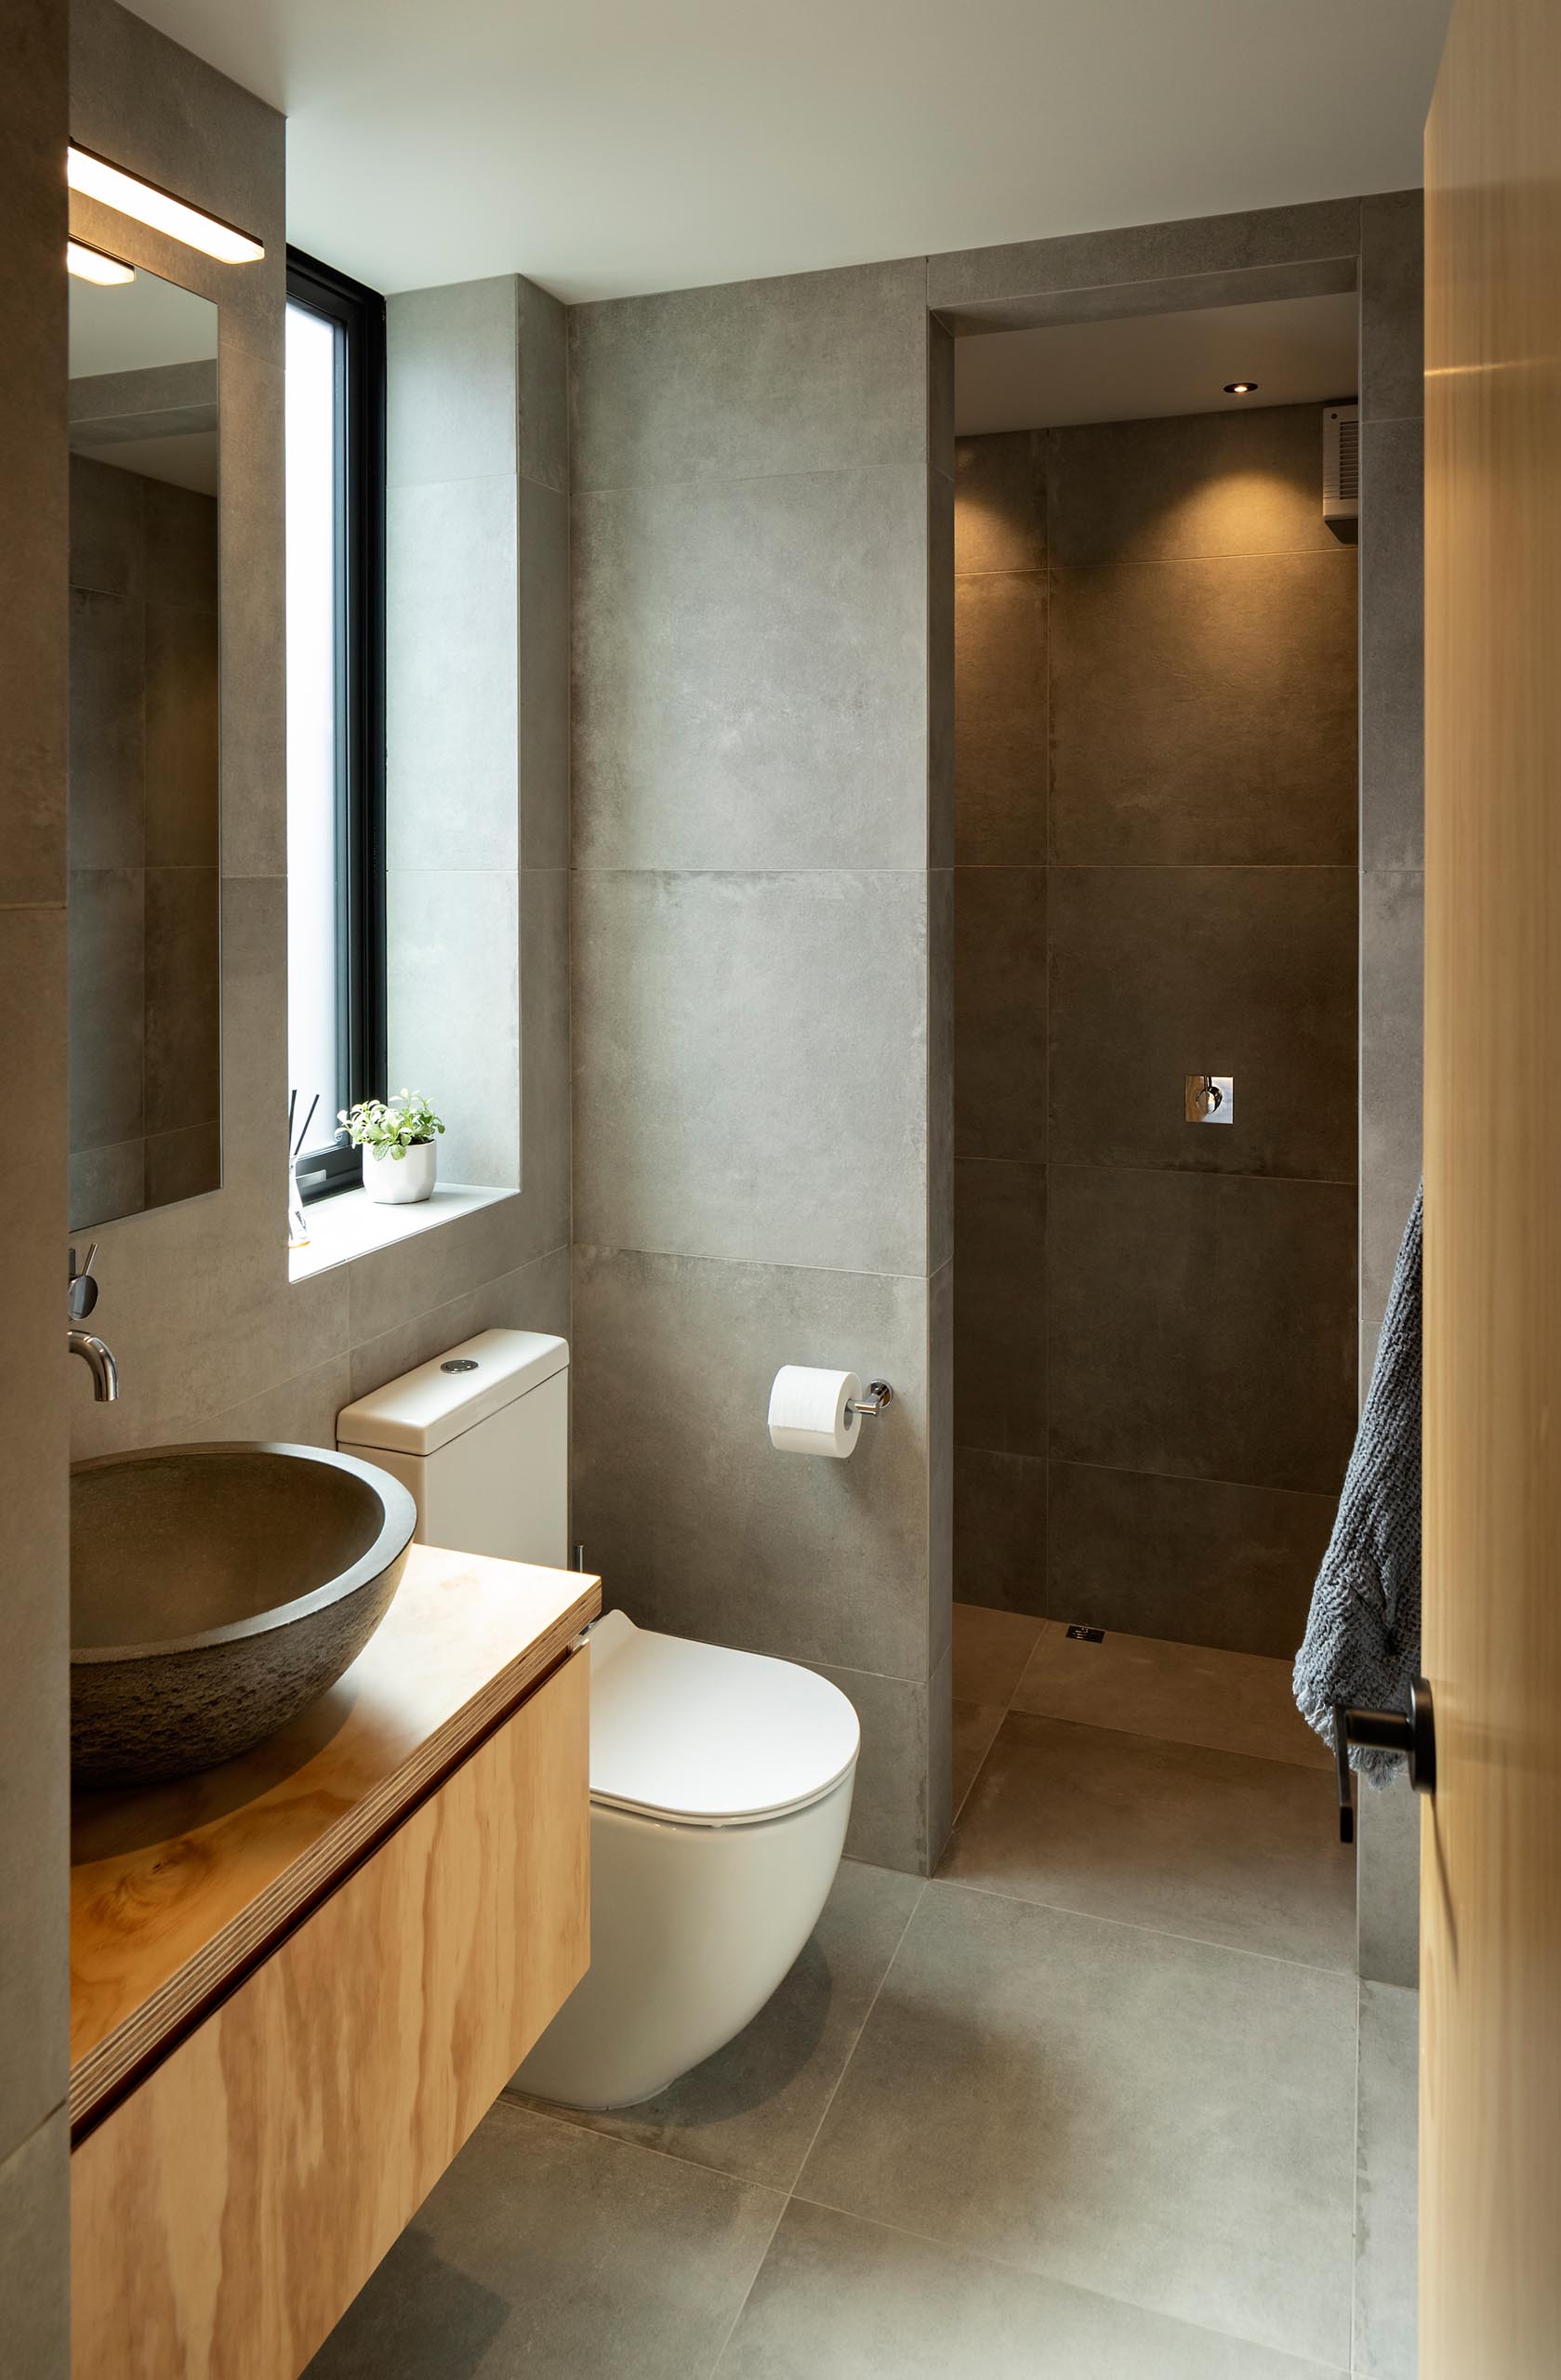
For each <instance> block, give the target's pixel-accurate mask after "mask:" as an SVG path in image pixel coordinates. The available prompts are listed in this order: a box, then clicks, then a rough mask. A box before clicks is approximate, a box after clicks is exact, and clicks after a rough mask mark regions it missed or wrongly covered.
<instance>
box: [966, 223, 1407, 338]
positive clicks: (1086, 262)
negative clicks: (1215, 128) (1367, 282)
mask: <svg viewBox="0 0 1561 2380" xmlns="http://www.w3.org/2000/svg"><path fill="white" fill-rule="evenodd" d="M1359 240H1360V201H1359V200H1358V199H1354V198H1341V199H1324V200H1319V201H1312V202H1309V203H1306V204H1304V205H1298V206H1265V207H1260V208H1256V209H1254V210H1252V211H1250V212H1248V213H1243V214H1232V215H1202V216H1192V217H1188V218H1184V219H1183V220H1181V221H1177V222H1169V223H1143V224H1133V225H1131V226H1129V227H1128V228H1126V229H1124V230H1121V231H1078V232H1072V233H1068V234H1065V235H1064V236H1063V237H1061V238H1057V239H1050V240H1016V241H1012V242H1010V243H1009V244H1007V245H1004V246H1000V247H986V248H957V249H953V250H951V251H949V252H948V253H947V254H946V255H943V256H934V257H930V258H928V260H927V303H928V304H929V305H930V306H931V307H932V308H933V311H935V312H937V313H946V314H950V315H953V316H955V317H958V316H959V314H961V313H962V312H963V311H965V310H966V309H967V308H974V307H978V306H980V305H982V304H986V303H990V302H992V301H994V300H998V299H1001V298H1026V297H1030V296H1037V297H1038V296H1043V295H1045V294H1047V293H1051V292H1062V291H1068V290H1105V289H1109V288H1111V286H1112V284H1122V283H1126V284H1134V283H1140V282H1155V281H1166V280H1171V279H1181V278H1183V277H1195V278H1196V277H1202V276H1205V275H1214V274H1224V273H1235V272H1250V271H1263V270H1264V269H1267V268H1273V267H1283V266H1287V265H1292V264H1305V263H1310V262H1313V261H1316V260H1325V259H1337V260H1339V261H1342V262H1347V263H1348V264H1349V266H1350V267H1351V270H1352V271H1353V269H1354V263H1355V258H1356V250H1357V247H1358V245H1359ZM1117 311H1120V306H1119V304H1118V307H1117Z"/></svg>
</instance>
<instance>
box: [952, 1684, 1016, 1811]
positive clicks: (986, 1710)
mask: <svg viewBox="0 0 1561 2380" xmlns="http://www.w3.org/2000/svg"><path fill="white" fill-rule="evenodd" d="M1003 1717H1004V1712H1003V1708H1002V1705H1001V1703H1000V1702H999V1703H987V1702H956V1703H955V1705H954V1761H953V1772H954V1815H955V1817H956V1818H958V1817H959V1811H960V1809H961V1807H962V1805H963V1804H964V1799H965V1796H966V1794H967V1793H968V1792H970V1790H971V1787H972V1785H973V1784H974V1783H975V1780H976V1778H977V1776H978V1775H979V1774H980V1770H981V1764H982V1762H983V1761H984V1760H985V1759H986V1755H987V1753H988V1752H990V1751H991V1749H992V1745H993V1742H994V1740H995V1739H996V1736H997V1732H998V1729H999V1727H1000V1726H1002V1723H1003Z"/></svg>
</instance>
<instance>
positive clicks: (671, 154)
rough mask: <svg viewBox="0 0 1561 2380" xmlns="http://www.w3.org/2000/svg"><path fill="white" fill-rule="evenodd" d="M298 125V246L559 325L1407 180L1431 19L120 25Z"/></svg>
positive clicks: (1295, 3)
mask: <svg viewBox="0 0 1561 2380" xmlns="http://www.w3.org/2000/svg"><path fill="white" fill-rule="evenodd" d="M134 5H135V6H136V7H137V9H138V11H139V14H140V15H141V16H143V17H145V18H146V19H147V20H148V21H149V22H151V23H152V24H154V25H157V26H159V27H160V28H161V29H162V30H163V31H164V32H165V33H170V34H172V35H173V37H174V38H175V39H176V40H177V41H180V42H182V43H184V44H185V46H187V47H189V48H191V49H193V50H195V51H197V52H198V53H199V54H200V55H201V56H202V57H204V58H206V59H210V60H211V62H212V63H213V64H214V65H217V66H218V67H220V68H221V69H222V70H223V71H224V72H225V73H228V74H231V75H232V76H233V77H234V78H235V79H236V80H237V81H238V82H240V83H243V84H245V86H247V87H248V88H249V89H251V90H253V91H257V92H258V93H259V94H260V95H261V97H262V98H264V99H270V100H271V101H272V102H273V103H274V104H275V105H277V106H278V107H282V108H284V109H285V110H286V112H287V113H288V115H289V117H290V119H291V127H290V135H289V148H288V159H289V176H290V207H289V218H290V233H291V236H292V238H293V239H294V240H295V241H297V242H298V244H299V245H301V246H303V247H305V248H307V249H310V250H311V251H313V252H314V253H315V254H317V255H319V256H322V257H324V258H328V259H330V260H331V261H332V262H333V263H336V264H337V265H338V266H340V267H341V268H342V269H343V270H344V271H350V272H352V273H355V274H357V275H358V276H359V277H360V278H362V279H364V280H365V281H367V282H369V283H370V284H372V285H374V286H375V287H377V288H381V289H384V290H387V291H389V290H396V289H407V288H416V287H418V286H421V285H425V284H433V283H438V282H444V281H455V280H462V279H466V278H468V277H474V276H477V275H481V274H484V273H496V272H507V271H523V272H527V273H530V274H531V275H532V276H533V277H534V278H535V279H536V280H538V281H540V282H541V283H542V284H544V285H545V286H546V287H547V288H549V289H551V290H554V291H555V292H556V293H557V294H558V295H559V296H560V297H562V298H570V299H575V298H602V297H616V296H621V295H624V294H626V293H628V292H631V291H635V290H648V289H668V288H682V287H689V286H693V285H695V284H700V283H707V282H720V281H728V280H738V279H743V278H746V277H748V276H757V275H762V274H769V273H779V272H790V271H803V270H808V269H811V268H814V267H819V266H825V265H839V264H850V263H857V262H863V261H866V260H869V259H875V258H888V257H895V256H911V255H919V254H921V253H923V252H935V251H937V250H940V249H946V248H959V247H976V246H983V245H987V244H988V243H994V242H999V241H1005V240H1019V239H1036V238H1041V237H1046V236H1049V235H1052V234H1055V233H1060V232H1067V231H1091V230H1105V229H1108V228H1110V227H1112V226H1114V225H1118V224H1127V223H1144V222H1154V221H1158V220H1159V219H1161V218H1171V217H1182V216H1192V215H1206V214H1222V213H1224V212H1226V211H1228V210H1231V209H1236V208H1241V207H1252V206H1276V205H1288V204H1290V203H1292V202H1294V201H1297V200H1303V199H1313V198H1331V197H1340V196H1343V195H1346V194H1351V193H1354V192H1365V191H1378V190H1394V189H1401V188H1406V187H1409V186H1410V185H1413V184H1418V182H1419V181H1420V179H1421V130H1422V123H1423V121H1424V116H1425V110H1426V105H1427V102H1428V99H1429V97H1430V92H1431V86H1432V83H1433V80H1434V78H1435V66H1436V60H1437V57H1438V54H1439V51H1440V48H1441V42H1442V35H1443V32H1444V28H1445V24H1446V19H1447V13H1448V0H784V5H782V0H134Z"/></svg>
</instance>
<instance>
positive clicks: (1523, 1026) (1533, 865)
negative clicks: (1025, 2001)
mask: <svg viewBox="0 0 1561 2380" xmlns="http://www.w3.org/2000/svg"><path fill="white" fill-rule="evenodd" d="M1426 274H1427V314H1426V375H1427V377H1426V441H1427V443H1426V673H1425V674H1426V1159H1425V1170H1426V1202H1425V1295H1426V1312H1425V1481H1426V1509H1425V1653H1424V1666H1425V1670H1426V1673H1427V1674H1428V1676H1429V1677H1430V1679H1431V1682H1432V1686H1433V1687H1434V1689H1435V1699H1436V1726H1437V1768H1438V1778H1437V1789H1436V1793H1435V1800H1434V1802H1432V1803H1431V1804H1430V1805H1428V1807H1427V1809H1426V1811H1425V1814H1424V1817H1423V1819H1422V1827H1423V1834H1422V1855H1423V1856H1422V1885H1421V1914H1422V2023H1423V2041H1424V2048H1423V2052H1422V2077H1421V2206H1422V2216H1421V2260H1420V2263H1421V2282H1420V2295H1421V2369H1422V2374H1423V2375H1425V2380H1554V2375H1555V2374H1556V2373H1558V2372H1561V2056H1558V2053H1557V2038H1558V2032H1561V1749H1558V1741H1557V1737H1558V1727H1561V6H1558V5H1557V0H1457V5H1456V7H1455V9H1454V14H1453V20H1452V24H1451V29H1450V32H1449V38H1448V46H1447V50H1446V53H1445V56H1444V59H1443V62H1442V69H1441V74H1440V78H1439V81H1438V83H1437V87H1436V96H1435V104H1434V107H1433V110H1432V114H1431V119H1430V124H1429V126H1428V129H1427V137H1426Z"/></svg>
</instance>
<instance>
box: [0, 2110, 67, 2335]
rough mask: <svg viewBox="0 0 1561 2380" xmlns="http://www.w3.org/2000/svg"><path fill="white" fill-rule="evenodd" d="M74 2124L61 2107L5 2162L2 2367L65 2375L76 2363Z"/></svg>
mask: <svg viewBox="0 0 1561 2380" xmlns="http://www.w3.org/2000/svg"><path fill="white" fill-rule="evenodd" d="M70 2241H71V2126H70V2119H69V2117H68V2116H67V2114H66V2112H65V2109H63V2108H60V2109H57V2110H56V2111H55V2113H54V2114H53V2115H51V2116H50V2117H49V2118H48V2119H47V2121H46V2122H45V2123H43V2124H42V2125H41V2126H40V2127H39V2129H38V2130H37V2131H36V2132H34V2133H33V2134H31V2135H29V2137H28V2138H27V2139H25V2140H23V2141H22V2142H21V2144H20V2147H18V2148H16V2149H13V2150H12V2151H11V2153H10V2155H9V2156H8V2157H7V2158H5V2159H4V2161H3V2162H0V2370H3V2371H6V2372H10V2373H15V2374H16V2375H17V2380H23V2375H25V2380H65V2374H66V2373H67V2372H68V2371H69V2370H70V2362H71V2352H70V2349H71V2285H70Z"/></svg>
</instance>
